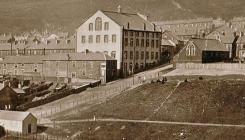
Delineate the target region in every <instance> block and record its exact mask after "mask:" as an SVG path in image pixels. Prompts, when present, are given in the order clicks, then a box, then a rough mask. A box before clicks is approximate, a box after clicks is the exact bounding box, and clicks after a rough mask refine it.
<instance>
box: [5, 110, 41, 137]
mask: <svg viewBox="0 0 245 140" xmlns="http://www.w3.org/2000/svg"><path fill="white" fill-rule="evenodd" d="M0 125H1V126H3V127H4V129H5V130H7V131H11V132H18V133H22V134H31V133H36V132H37V118H36V117H35V116H33V115H32V114H31V113H29V112H19V111H0Z"/></svg>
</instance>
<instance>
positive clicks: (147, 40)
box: [146, 39, 150, 47]
mask: <svg viewBox="0 0 245 140" xmlns="http://www.w3.org/2000/svg"><path fill="white" fill-rule="evenodd" d="M149 45H150V44H149V39H146V47H149Z"/></svg>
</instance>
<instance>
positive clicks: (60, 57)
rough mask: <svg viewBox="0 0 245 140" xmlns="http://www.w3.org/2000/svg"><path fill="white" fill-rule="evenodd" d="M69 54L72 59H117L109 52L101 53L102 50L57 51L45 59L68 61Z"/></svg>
mask: <svg viewBox="0 0 245 140" xmlns="http://www.w3.org/2000/svg"><path fill="white" fill-rule="evenodd" d="M68 54H69V57H70V60H71V61H73V60H81V61H96V60H98V61H100V60H116V59H115V58H112V57H110V56H109V55H107V54H104V53H100V52H95V53H94V52H89V53H57V54H52V55H48V56H46V57H45V58H44V59H43V60H46V61H48V60H49V61H56V60H60V61H66V60H68Z"/></svg>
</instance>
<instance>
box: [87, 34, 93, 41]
mask: <svg viewBox="0 0 245 140" xmlns="http://www.w3.org/2000/svg"><path fill="white" fill-rule="evenodd" d="M88 43H93V36H92V35H89V36H88Z"/></svg>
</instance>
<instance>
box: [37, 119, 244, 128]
mask: <svg viewBox="0 0 245 140" xmlns="http://www.w3.org/2000/svg"><path fill="white" fill-rule="evenodd" d="M83 122H126V123H150V124H168V125H187V126H204V127H205V126H206V127H235V128H245V125H234V124H215V123H191V122H175V121H150V120H128V119H96V118H94V119H85V120H66V121H55V124H66V123H83ZM50 124H51V125H52V124H53V123H47V124H42V125H50Z"/></svg>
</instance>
